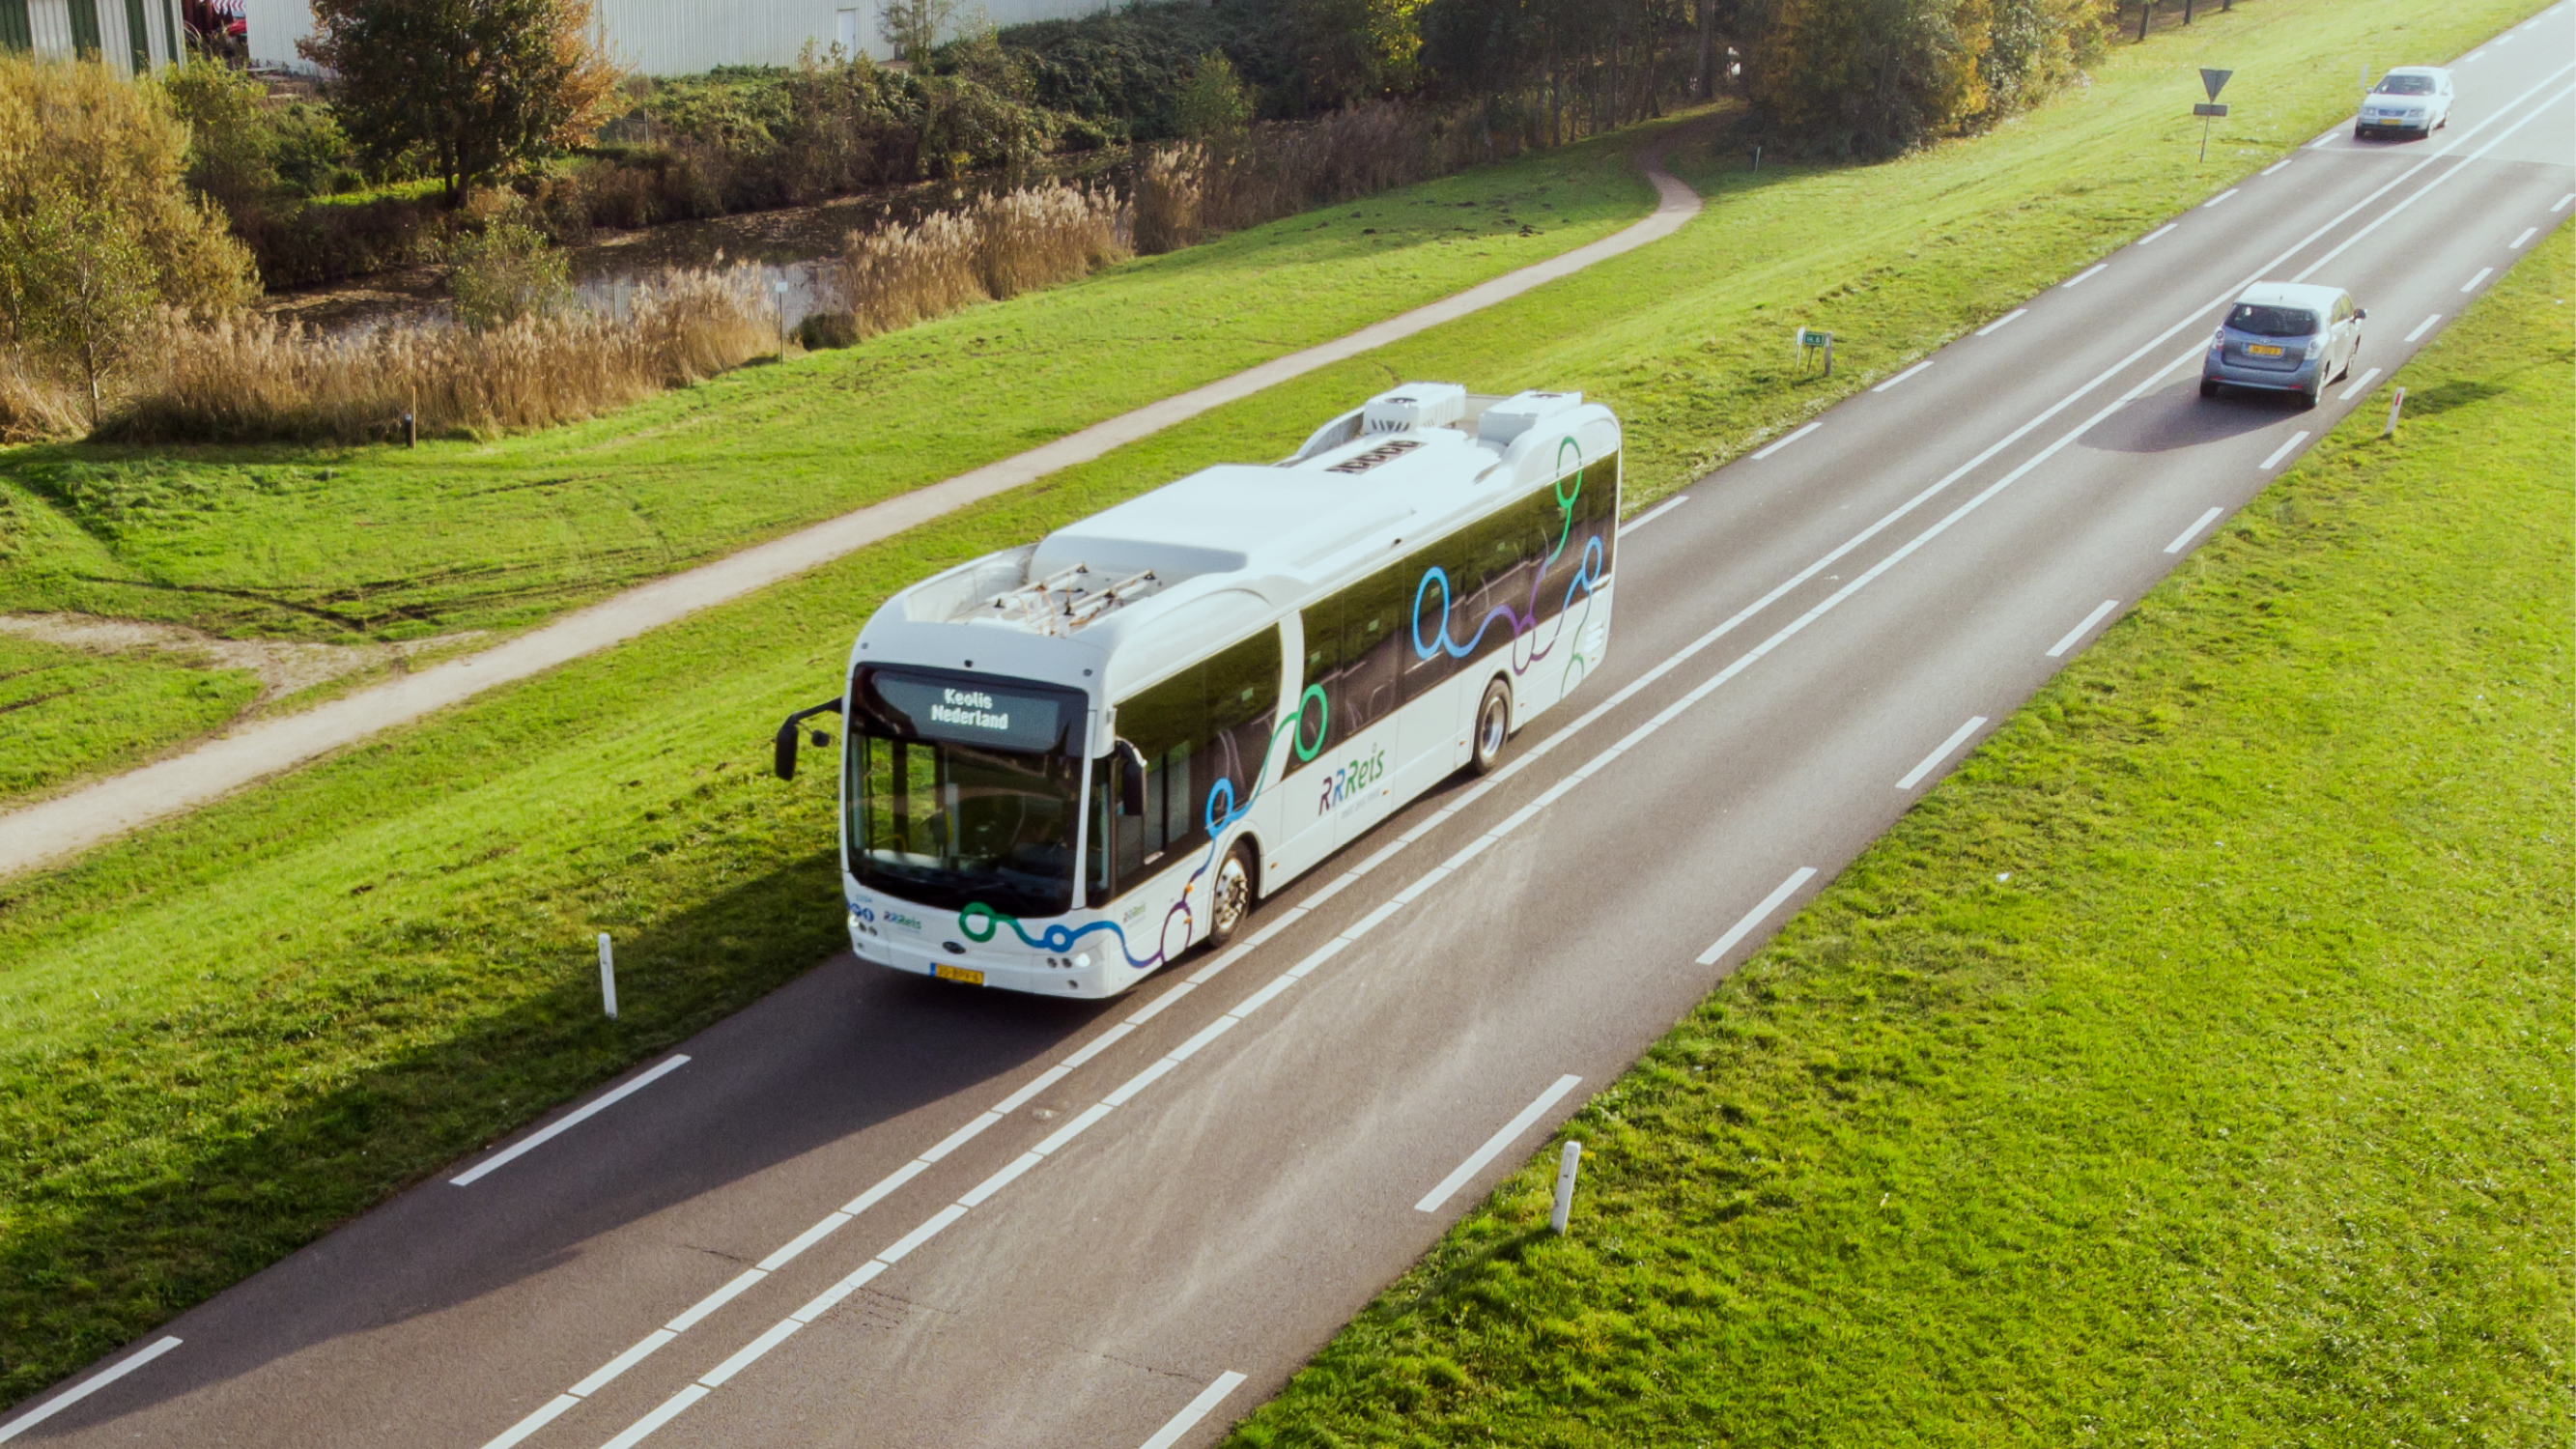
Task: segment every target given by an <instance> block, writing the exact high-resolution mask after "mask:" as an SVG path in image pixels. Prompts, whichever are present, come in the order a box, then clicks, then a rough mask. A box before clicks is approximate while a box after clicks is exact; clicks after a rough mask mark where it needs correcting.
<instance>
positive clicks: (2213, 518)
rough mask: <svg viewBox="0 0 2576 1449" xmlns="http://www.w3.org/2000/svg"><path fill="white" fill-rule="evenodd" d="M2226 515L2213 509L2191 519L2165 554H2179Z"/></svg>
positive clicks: (2222, 509) (2169, 545) (2167, 546)
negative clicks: (2185, 546) (2188, 525)
mask: <svg viewBox="0 0 2576 1449" xmlns="http://www.w3.org/2000/svg"><path fill="white" fill-rule="evenodd" d="M2301 436H2302V437H2304V436H2306V435H2305V434H2301ZM2226 513H2227V510H2226V509H2224V508H2213V509H2211V510H2209V511H2208V512H2207V513H2204V514H2202V515H2201V516H2200V517H2198V518H2195V519H2193V520H2192V521H2191V527H2189V528H2186V529H2184V530H2183V531H2182V532H2180V533H2177V534H2175V535H2174V541H2173V542H2171V543H2169V544H2166V545H2165V552H2167V553H2180V552H2182V550H2183V545H2185V544H2187V543H2190V542H2191V541H2192V540H2193V539H2195V538H2198V537H2199V536H2200V531H2201V530H2202V529H2204V528H2207V527H2209V526H2210V525H2211V524H2213V523H2216V522H2217V521H2218V520H2219V519H2220V518H2222V517H2225V516H2226Z"/></svg>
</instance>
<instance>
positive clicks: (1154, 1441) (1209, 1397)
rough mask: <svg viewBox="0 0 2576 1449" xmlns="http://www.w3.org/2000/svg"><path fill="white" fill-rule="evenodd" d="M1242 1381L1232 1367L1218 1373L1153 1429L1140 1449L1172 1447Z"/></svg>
mask: <svg viewBox="0 0 2576 1449" xmlns="http://www.w3.org/2000/svg"><path fill="white" fill-rule="evenodd" d="M1242 1383H1243V1375H1241V1374H1239V1373H1236V1372H1234V1371H1233V1370H1232V1369H1228V1370H1226V1371H1225V1372H1224V1373H1221V1374H1218V1375H1217V1376H1216V1382H1215V1383H1212V1384H1210V1385H1208V1386H1207V1387H1206V1388H1204V1389H1201V1390H1199V1396H1198V1397H1197V1398H1195V1399H1192V1400H1190V1402H1189V1406H1188V1407H1187V1408H1184V1409H1182V1410H1181V1411H1180V1412H1179V1413H1177V1414H1174V1415H1173V1416H1172V1417H1171V1418H1170V1419H1169V1420H1167V1421H1166V1422H1165V1423H1164V1425H1163V1427H1161V1428H1160V1429H1157V1430H1155V1431H1154V1437H1153V1438H1151V1439H1148V1440H1146V1441H1145V1442H1144V1444H1143V1445H1142V1446H1140V1449H1172V1446H1173V1445H1174V1444H1177V1443H1179V1442H1180V1439H1181V1436H1182V1435H1183V1434H1186V1433H1188V1432H1189V1431H1190V1430H1191V1429H1192V1428H1193V1427H1195V1426H1196V1425H1197V1424H1198V1421H1199V1420H1201V1419H1204V1418H1206V1417H1207V1416H1208V1411H1209V1410H1211V1409H1213V1408H1215V1407H1216V1406H1217V1405H1218V1404H1221V1403H1223V1402H1225V1396H1226V1395H1228V1394H1230V1393H1233V1392H1234V1391H1235V1389H1236V1388H1237V1387H1239V1386H1240V1385H1241V1384H1242Z"/></svg>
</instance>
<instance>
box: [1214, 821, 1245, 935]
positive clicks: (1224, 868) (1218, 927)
mask: <svg viewBox="0 0 2576 1449" xmlns="http://www.w3.org/2000/svg"><path fill="white" fill-rule="evenodd" d="M1252 871H1253V863H1252V844H1251V842H1249V841H1243V840H1238V841H1236V842H1235V843H1234V848H1233V849H1232V850H1229V851H1227V852H1226V853H1225V863H1224V864H1222V865H1219V866H1218V867H1217V868H1216V880H1215V881H1214V882H1213V884H1212V885H1211V887H1210V891H1209V894H1210V895H1211V896H1212V897H1213V899H1212V900H1210V902H1209V903H1208V944H1209V945H1210V946H1220V947H1221V946H1223V945H1225V944H1226V943H1227V942H1229V941H1231V940H1233V939H1234V938H1235V935H1236V933H1237V932H1240V931H1241V930H1242V929H1243V922H1244V919H1245V918H1246V917H1248V916H1250V915H1251V914H1252V904H1253V892H1252Z"/></svg>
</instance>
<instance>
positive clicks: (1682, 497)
mask: <svg viewBox="0 0 2576 1449" xmlns="http://www.w3.org/2000/svg"><path fill="white" fill-rule="evenodd" d="M1688 502H1690V495H1689V494H1687V493H1676V494H1674V495H1673V496H1672V497H1670V498H1667V499H1665V500H1664V501H1663V502H1661V503H1658V504H1656V505H1655V506H1654V507H1652V508H1649V509H1647V510H1646V511H1645V512H1643V513H1640V514H1638V515H1637V516H1636V517H1634V518H1631V519H1629V520H1628V521H1627V522H1625V523H1623V524H1620V525H1619V536H1620V537H1621V538H1626V537H1627V536H1628V535H1629V534H1631V533H1634V532H1636V531H1637V530H1638V529H1641V528H1643V527H1645V526H1646V525H1647V524H1649V523H1652V522H1654V521H1655V520H1656V519H1658V518H1661V517H1663V516H1664V515H1665V514H1667V513H1670V512H1672V511H1673V510H1674V509H1676V508H1679V507H1681V506H1682V505H1683V504H1685V503H1688Z"/></svg>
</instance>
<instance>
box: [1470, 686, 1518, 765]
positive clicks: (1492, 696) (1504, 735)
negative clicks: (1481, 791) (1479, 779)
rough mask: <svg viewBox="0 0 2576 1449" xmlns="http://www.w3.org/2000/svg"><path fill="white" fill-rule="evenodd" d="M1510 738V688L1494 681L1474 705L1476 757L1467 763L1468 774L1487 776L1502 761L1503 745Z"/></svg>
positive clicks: (1474, 755) (1473, 756)
mask: <svg viewBox="0 0 2576 1449" xmlns="http://www.w3.org/2000/svg"><path fill="white" fill-rule="evenodd" d="M1511 737H1512V687H1511V686H1510V685H1508V684H1506V683H1504V682H1503V681H1501V680H1499V679H1497V680H1495V681H1494V682H1493V683H1491V684H1488V685H1486V686H1485V697H1484V698H1483V699H1481V700H1478V701H1477V702H1476V738H1475V753H1474V754H1473V755H1471V756H1470V757H1469V758H1468V760H1467V769H1468V771H1469V772H1470V773H1473V774H1478V775H1483V774H1490V773H1491V772H1492V771H1493V768H1494V766H1496V765H1497V764H1500V763H1501V762H1502V758H1503V745H1504V742H1505V741H1508V740H1509V739H1510V738H1511Z"/></svg>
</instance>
